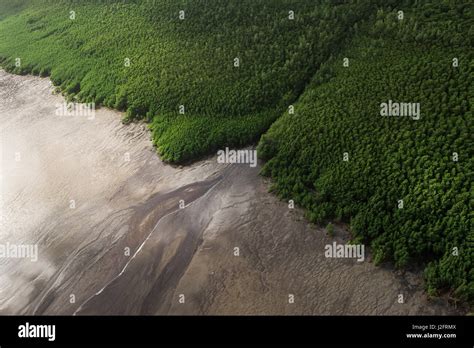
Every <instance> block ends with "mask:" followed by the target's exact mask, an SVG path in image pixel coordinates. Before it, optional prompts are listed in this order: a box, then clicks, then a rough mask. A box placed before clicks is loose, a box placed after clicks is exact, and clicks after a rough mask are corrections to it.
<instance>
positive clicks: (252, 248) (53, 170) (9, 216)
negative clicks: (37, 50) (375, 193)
mask: <svg viewBox="0 0 474 348" xmlns="http://www.w3.org/2000/svg"><path fill="white" fill-rule="evenodd" d="M52 92H53V87H52V86H51V83H50V81H49V80H48V79H42V78H38V77H31V76H15V75H11V74H8V73H6V72H4V71H2V70H0V145H1V155H2V157H1V166H0V175H1V186H0V189H1V191H0V193H1V202H0V204H1V219H0V244H6V243H11V244H16V245H22V244H25V245H26V244H28V245H33V244H35V245H38V261H37V262H32V261H31V260H29V259H26V258H24V259H18V258H0V314H66V315H68V314H76V315H90V314H99V315H101V314H103V315H106V314H322V315H326V314H328V315H329V314H458V313H459V312H458V311H457V310H456V309H455V308H454V307H452V306H450V305H449V304H448V303H446V302H445V301H444V300H442V299H438V300H431V301H429V300H428V299H427V297H426V295H425V294H424V292H423V288H422V281H421V279H420V276H419V275H417V274H415V273H412V272H395V271H393V270H391V269H389V268H383V267H376V266H374V265H373V264H372V263H371V262H370V256H369V257H366V260H365V261H364V262H357V260H355V259H337V258H326V257H325V255H324V251H325V246H326V245H327V244H332V243H333V241H334V240H336V241H337V242H338V243H344V242H345V241H346V240H347V238H348V236H347V233H346V232H345V231H344V230H343V229H342V228H336V233H335V237H334V238H330V237H328V236H327V235H326V233H325V231H324V230H323V229H320V228H317V227H315V226H312V225H310V224H308V223H307V222H306V221H305V219H304V218H303V214H302V212H301V211H299V210H297V209H296V210H290V209H288V206H287V204H285V203H284V202H281V201H279V200H278V199H277V198H276V197H275V196H273V195H271V194H269V193H268V192H267V191H268V183H266V182H265V180H264V179H262V178H261V177H260V176H259V175H258V172H259V167H258V166H257V167H256V168H252V167H250V166H249V165H244V164H239V165H226V164H218V163H217V160H216V158H215V157H212V158H209V159H207V160H203V161H200V162H197V163H195V164H192V165H189V166H185V167H174V166H170V165H167V164H164V163H162V162H161V161H160V159H159V158H158V156H157V155H156V154H155V152H154V150H153V148H152V144H151V141H150V140H149V133H148V131H147V129H146V126H145V125H143V124H134V125H128V126H124V125H122V124H121V122H120V120H121V115H120V114H119V113H118V112H114V111H111V110H106V109H100V110H97V111H96V113H95V115H94V117H90V115H89V116H88V117H83V116H61V115H57V112H56V111H57V108H58V105H62V104H63V103H64V102H65V101H64V99H63V97H62V96H59V95H54V94H53V93H52ZM400 294H402V295H403V298H404V303H399V302H398V299H399V295H400ZM290 295H291V297H292V298H294V303H289V302H290V301H289V298H290Z"/></svg>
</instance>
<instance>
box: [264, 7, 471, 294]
mask: <svg viewBox="0 0 474 348" xmlns="http://www.w3.org/2000/svg"><path fill="white" fill-rule="evenodd" d="M404 17H405V19H404V20H403V21H399V20H398V18H397V13H396V12H395V11H384V10H379V11H378V12H377V14H376V18H374V20H373V21H371V22H369V23H366V24H365V26H364V27H363V28H362V30H361V31H359V32H358V33H357V34H356V37H355V38H354V40H353V41H352V43H351V45H350V47H349V48H348V49H347V50H346V51H345V52H343V53H342V54H341V55H340V56H339V57H335V58H334V59H332V60H331V61H328V62H327V63H326V64H325V65H324V67H323V68H322V69H321V70H320V71H319V72H318V73H317V74H316V76H315V78H314V79H313V81H312V83H311V85H310V86H308V88H307V89H306V91H305V93H304V94H303V96H302V97H301V98H300V99H299V101H298V103H297V104H296V105H295V114H294V115H291V114H286V115H284V116H283V117H281V118H280V119H279V120H278V121H276V122H275V124H274V125H273V126H272V127H271V128H270V130H269V131H268V133H266V134H265V135H264V136H263V137H262V141H261V142H260V145H259V149H260V153H259V155H260V156H263V157H264V158H265V159H267V160H268V162H267V163H266V165H265V167H264V170H263V172H264V174H267V175H271V176H272V177H273V178H274V181H275V187H274V189H275V190H276V191H277V192H278V193H279V194H280V195H281V196H282V197H285V198H292V199H294V200H295V201H296V202H297V203H299V204H300V205H302V206H303V207H304V208H306V209H307V211H308V216H309V218H310V219H311V220H312V221H315V222H321V221H324V220H327V219H337V220H342V221H350V226H351V229H352V231H353V234H354V235H355V236H356V240H357V241H360V242H365V243H367V242H370V245H371V247H372V250H373V251H374V258H375V261H376V262H381V261H385V260H393V261H394V262H395V264H396V265H397V266H400V267H403V266H406V265H407V264H408V263H411V262H412V261H420V260H423V261H428V265H427V267H426V269H425V275H426V279H427V284H428V289H429V292H430V293H432V294H433V293H435V292H436V289H446V288H448V289H453V290H454V292H455V294H456V296H457V297H462V298H464V299H468V300H471V301H472V299H473V295H474V283H473V279H474V270H473V260H474V248H473V242H474V231H473V229H472V224H471V223H472V219H473V213H472V211H473V209H472V208H473V206H472V192H473V189H472V175H473V173H474V163H473V157H472V155H473V149H474V148H473V145H474V144H473V137H472V120H473V118H472V109H471V101H472V97H473V93H472V92H473V86H472V81H473V66H472V58H473V56H472V42H471V41H470V40H472V39H473V36H472V35H471V36H470V37H468V36H467V33H468V32H469V27H470V24H469V21H468V19H469V17H468V12H467V7H466V6H461V5H460V6H459V7H453V8H451V9H450V8H449V7H447V8H446V7H442V6H439V7H437V6H429V7H428V6H426V7H421V6H420V7H417V8H416V9H415V8H412V9H410V11H405V13H404ZM435 18H436V21H435V22H433V20H434V19H435ZM454 22H455V23H456V25H453V24H452V23H454ZM471 29H472V28H471ZM345 57H348V58H349V66H348V67H344V66H343V59H344V58H345ZM453 58H458V61H459V66H458V67H454V66H453ZM388 100H394V101H399V102H418V103H420V108H421V117H420V119H419V120H413V119H411V118H409V117H382V116H381V115H380V110H381V108H380V104H381V103H383V102H387V101H388ZM344 153H346V155H347V159H348V160H347V161H344ZM453 153H457V154H458V159H457V161H456V160H455V158H454V157H453ZM399 200H403V207H402V208H401V209H400V208H399ZM455 247H456V248H457V249H454V248H455Z"/></svg>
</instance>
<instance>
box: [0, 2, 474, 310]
mask: <svg viewBox="0 0 474 348" xmlns="http://www.w3.org/2000/svg"><path fill="white" fill-rule="evenodd" d="M399 10H403V18H400V13H398V11H399ZM71 11H74V13H71ZM180 11H184V13H180ZM290 11H294V19H290V16H291V13H290ZM72 15H74V16H75V18H74V19H71V16H72ZM180 16H181V18H183V16H184V19H180ZM471 22H472V6H471V5H470V4H469V1H467V0H466V1H441V0H440V1H436V2H435V4H426V3H425V2H423V1H416V0H413V1H397V0H385V1H382V0H380V1H342V0H341V1H336V0H332V1H329V0H327V1H322V0H321V1H316V2H315V1H309V0H278V1H277V0H271V1H263V0H260V1H259V0H241V1H233V0H231V1H229V0H213V1H208V0H193V1H174V0H156V1H151V0H149V1H147V0H144V1H131V0H126V1H123V0H116V1H113V0H108V1H101V2H98V1H92V0H91V1H86V0H76V1H65V0H57V1H49V0H35V1H28V0H10V1H7V0H0V65H2V66H3V67H4V68H6V69H7V70H9V71H12V72H15V73H19V74H26V73H32V74H38V75H41V76H51V79H52V81H53V82H54V83H55V84H56V85H58V86H60V87H61V89H62V90H63V91H64V92H65V93H66V94H67V95H68V97H69V98H75V99H78V100H81V101H86V102H91V101H93V102H95V103H96V104H101V105H105V106H108V107H113V108H116V109H119V110H126V111H127V113H126V114H127V116H126V121H131V120H133V119H141V118H145V119H146V120H147V121H148V122H150V127H151V130H152V134H153V140H154V143H155V145H156V146H157V150H158V152H159V153H160V155H161V156H162V158H163V159H165V160H168V161H172V162H184V161H188V160H193V159H196V158H198V157H199V156H202V155H205V154H208V153H212V152H213V151H215V150H216V149H218V148H223V147H225V146H231V147H235V146H244V145H247V144H249V143H251V142H254V141H257V140H258V139H259V138H260V136H261V135H262V134H264V135H263V136H262V138H261V141H260V144H259V154H260V156H261V157H262V158H264V159H266V160H267V163H266V164H265V166H264V168H263V173H264V174H266V175H269V176H271V177H272V178H273V179H274V187H273V189H274V191H275V192H277V193H278V194H279V195H280V196H281V197H284V198H286V199H294V200H295V201H296V202H297V203H298V204H299V205H300V206H302V207H304V208H305V209H306V210H307V212H308V217H309V218H310V219H311V220H312V221H314V222H327V221H330V220H340V221H346V222H350V226H351V229H352V232H353V234H354V238H355V240H356V241H360V242H364V243H370V245H371V247H372V250H373V252H374V257H375V260H376V262H382V261H386V260H392V261H394V263H395V264H396V265H397V266H399V267H404V266H406V265H407V264H408V263H411V262H412V261H416V262H419V263H421V264H425V265H426V268H425V275H426V280H427V286H428V290H429V292H430V293H431V294H434V293H436V292H438V291H439V290H443V289H450V290H452V291H453V292H454V293H455V295H456V297H458V298H462V299H465V300H467V301H472V300H473V298H474V282H473V278H474V271H473V267H472V266H473V260H474V248H473V244H474V235H473V232H472V225H471V222H472V219H473V213H472V210H473V209H472V191H473V189H472V174H473V169H474V168H473V159H472V151H473V140H472V110H471V101H472V96H473V93H472V92H473V87H472V80H473V65H472V58H473V57H472V47H473V42H472V41H473V39H474V29H473V27H472V25H471ZM16 58H21V66H16V65H15V62H16V60H15V59H16ZM235 58H238V59H239V61H238V63H239V64H238V65H239V66H238V67H236V66H235V63H236V61H235ZM344 58H348V59H349V60H348V63H349V64H348V66H344V65H343V62H344ZM454 58H457V60H458V62H459V65H458V66H453V59H454ZM128 60H129V62H130V64H127V63H128ZM128 65H129V66H128ZM388 100H393V101H398V102H411V103H420V107H421V119H419V120H413V119H411V118H409V117H382V116H380V104H381V103H383V102H387V101H388ZM290 104H292V105H294V109H295V112H294V114H293V113H289V112H288V111H285V110H288V107H289V105H290ZM181 106H184V113H182V112H180V111H183V108H181ZM280 116H281V117H280ZM269 127H270V129H269ZM268 129H269V130H268ZM267 130H268V132H267V133H265V132H266V131H267ZM344 153H346V155H345V156H346V159H347V161H345V160H343V159H344ZM453 153H456V154H457V155H458V158H456V160H454V158H453ZM400 200H402V201H403V208H402V209H400V208H399V201H400ZM331 226H332V225H331ZM454 248H457V249H456V251H454V250H455V249H454Z"/></svg>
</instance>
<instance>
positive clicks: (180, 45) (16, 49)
mask: <svg viewBox="0 0 474 348" xmlns="http://www.w3.org/2000/svg"><path fill="white" fill-rule="evenodd" d="M17 3H18V4H20V5H21V4H23V3H25V1H24V0H23V1H18V0H17ZM8 4H9V5H8V6H9V8H11V7H14V6H13V5H12V4H11V3H8ZM4 6H5V5H4ZM370 8H371V6H369V5H368V4H365V3H361V4H343V3H341V4H340V5H332V4H331V1H326V2H321V4H317V5H314V4H313V3H312V2H310V1H295V0H279V1H254V0H243V1H240V0H239V1H228V0H213V1H207V0H193V1H184V2H177V1H174V0H160V1H105V2H102V4H98V3H97V2H94V1H49V0H37V1H30V2H29V6H27V7H26V9H25V10H23V11H22V12H21V13H20V14H19V15H17V16H13V17H7V18H6V19H5V20H4V21H2V22H1V24H0V55H2V56H4V57H6V58H7V59H6V60H5V61H4V62H3V65H5V66H6V68H7V69H8V70H12V71H14V72H16V73H33V74H41V75H51V79H52V80H53V82H54V83H55V84H57V85H60V86H61V87H62V89H63V90H64V91H66V92H67V93H68V94H69V95H71V96H76V97H78V98H79V99H80V100H82V101H94V102H96V104H103V105H105V106H109V107H114V108H117V109H120V110H127V115H128V118H129V119H132V118H143V117H147V118H148V119H149V120H152V130H153V137H154V141H155V143H156V145H157V148H158V151H159V153H160V155H161V156H162V157H163V158H164V159H165V160H169V161H174V162H183V161H186V160H189V159H194V158H196V157H197V156H202V155H205V154H208V153H209V152H213V151H214V150H216V149H217V148H220V147H222V146H223V145H224V144H225V145H229V146H243V145H245V144H248V143H249V142H252V141H256V140H257V139H258V138H259V137H260V135H261V134H262V133H263V132H264V131H265V130H266V129H268V127H269V126H270V125H271V123H272V122H273V121H274V120H275V119H276V118H277V117H278V116H279V115H280V114H281V113H282V111H283V110H284V108H286V106H287V105H288V104H289V103H291V102H293V101H295V100H296V99H297V97H298V96H299V95H300V94H301V92H302V91H303V89H304V87H305V85H306V83H308V82H309V80H310V79H311V77H312V76H313V75H314V73H315V72H316V70H317V69H318V67H319V65H320V64H321V63H322V62H324V61H325V60H326V59H327V58H328V57H329V56H330V54H331V53H332V52H334V51H335V50H336V48H337V47H338V46H340V45H341V41H342V40H343V39H344V38H345V37H347V36H348V34H349V32H348V30H347V28H352V25H353V24H354V23H355V22H356V21H358V20H360V19H361V18H362V17H363V16H364V14H365V13H367V12H370V11H369V9H370ZM181 10H182V11H184V13H180V11H181ZM70 11H74V15H75V19H71V13H70ZM290 11H293V13H294V19H290V15H291V14H290ZM180 15H184V19H180ZM181 18H183V17H181ZM17 57H20V58H21V59H22V62H21V63H22V65H21V67H15V65H14V64H15V58H17ZM127 58H128V59H129V60H130V61H129V62H130V66H128V67H127V66H126V63H127V62H126V61H125V60H126V59H127ZM236 58H238V59H239V61H238V65H239V66H238V67H236V66H235V63H236V61H235V59H236ZM181 105H182V106H183V107H184V114H182V113H180V106H181ZM182 110H183V109H181V111H182Z"/></svg>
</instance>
